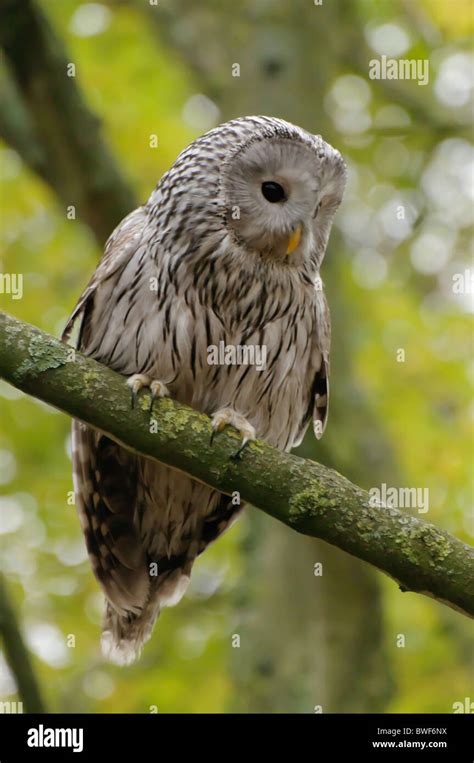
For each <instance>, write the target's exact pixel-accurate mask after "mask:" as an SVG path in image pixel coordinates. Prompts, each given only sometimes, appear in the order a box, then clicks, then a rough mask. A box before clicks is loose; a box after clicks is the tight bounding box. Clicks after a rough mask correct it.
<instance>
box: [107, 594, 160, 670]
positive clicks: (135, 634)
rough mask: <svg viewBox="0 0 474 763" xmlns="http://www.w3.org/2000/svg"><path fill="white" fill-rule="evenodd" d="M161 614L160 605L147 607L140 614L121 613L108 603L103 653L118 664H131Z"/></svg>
mask: <svg viewBox="0 0 474 763" xmlns="http://www.w3.org/2000/svg"><path fill="white" fill-rule="evenodd" d="M159 614H160V610H159V606H155V607H153V609H152V610H150V608H148V607H147V608H146V609H145V610H144V611H143V612H142V613H141V614H140V615H134V614H132V613H130V614H128V615H125V616H123V615H120V614H119V613H118V612H116V611H115V610H114V609H113V607H112V606H111V605H110V603H109V602H107V604H106V608H105V617H104V629H103V631H102V639H101V647H102V654H103V655H104V657H105V658H106V659H107V660H110V662H114V663H115V664H116V665H130V663H132V662H134V661H135V660H136V659H137V658H138V657H139V656H140V652H141V650H142V647H143V645H144V643H145V642H146V641H148V639H149V638H150V636H151V632H152V630H153V625H154V623H155V620H156V619H157V617H158V615H159Z"/></svg>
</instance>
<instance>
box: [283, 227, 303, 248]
mask: <svg viewBox="0 0 474 763" xmlns="http://www.w3.org/2000/svg"><path fill="white" fill-rule="evenodd" d="M301 232H302V227H301V225H297V226H296V228H295V230H294V231H293V233H292V234H291V235H290V237H289V239H288V247H287V249H286V254H291V253H292V252H294V251H295V249H296V247H297V246H298V244H299V243H300V241H301Z"/></svg>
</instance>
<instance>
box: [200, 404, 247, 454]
mask: <svg viewBox="0 0 474 763" xmlns="http://www.w3.org/2000/svg"><path fill="white" fill-rule="evenodd" d="M228 425H229V426H232V427H234V428H235V429H237V431H238V432H240V434H241V435H242V442H241V443H240V447H239V449H238V450H237V451H236V452H235V453H233V454H232V456H231V458H240V456H241V454H242V451H243V450H244V448H245V447H246V446H247V445H248V443H249V442H251V441H252V440H255V428H254V427H253V426H252V424H250V422H249V421H247V419H246V418H245V417H244V416H242V414H240V413H237V411H234V409H233V408H231V407H230V406H226V407H225V408H220V409H219V410H218V411H216V412H215V413H214V414H213V416H212V434H211V445H212V442H213V440H214V436H215V434H216V432H222V430H223V429H224V427H226V426H228Z"/></svg>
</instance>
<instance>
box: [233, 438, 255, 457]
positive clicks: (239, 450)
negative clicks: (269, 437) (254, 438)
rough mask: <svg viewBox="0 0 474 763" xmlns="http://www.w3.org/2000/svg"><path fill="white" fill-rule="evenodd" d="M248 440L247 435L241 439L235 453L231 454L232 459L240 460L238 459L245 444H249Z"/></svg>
mask: <svg viewBox="0 0 474 763" xmlns="http://www.w3.org/2000/svg"><path fill="white" fill-rule="evenodd" d="M249 442H250V439H249V438H248V437H246V438H245V439H244V440H243V441H242V444H241V446H240V448H239V449H238V450H236V451H235V453H232V454H231V459H232V461H240V459H241V458H242V453H243V452H244V450H245V448H246V447H247V445H248V444H249Z"/></svg>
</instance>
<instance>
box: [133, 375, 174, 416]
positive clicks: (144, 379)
mask: <svg viewBox="0 0 474 763" xmlns="http://www.w3.org/2000/svg"><path fill="white" fill-rule="evenodd" d="M127 384H128V386H129V387H130V389H131V390H132V400H131V405H132V410H133V409H134V408H135V406H136V404H137V399H138V393H139V392H140V390H141V389H143V387H147V388H149V389H150V394H151V400H150V407H149V413H150V416H151V415H152V413H153V403H154V402H155V400H156V398H157V397H169V394H170V393H169V389H168V387H167V386H166V384H163V382H161V381H158V380H157V379H154V380H153V381H152V380H151V379H150V377H149V376H147V375H146V374H133V376H130V377H129V378H128V379H127Z"/></svg>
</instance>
